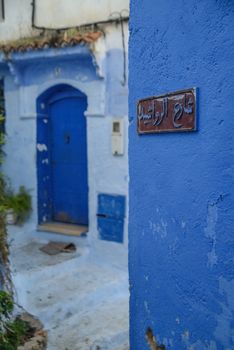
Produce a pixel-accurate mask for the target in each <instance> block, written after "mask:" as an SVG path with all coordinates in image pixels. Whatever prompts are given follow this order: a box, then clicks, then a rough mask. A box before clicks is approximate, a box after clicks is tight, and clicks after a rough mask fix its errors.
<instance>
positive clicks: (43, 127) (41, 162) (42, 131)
mask: <svg viewBox="0 0 234 350" xmlns="http://www.w3.org/2000/svg"><path fill="white" fill-rule="evenodd" d="M61 94H63V95H67V97H68V98H69V97H71V96H72V97H74V96H76V97H79V98H85V99H86V101H87V96H86V95H85V94H84V93H82V92H81V91H80V90H78V89H76V88H74V87H73V86H71V85H68V84H59V85H55V86H53V87H51V88H49V89H47V90H46V91H44V92H43V93H42V94H41V95H39V96H38V98H37V100H36V108H37V146H36V148H37V151H36V154H37V208H38V224H39V225H41V224H43V223H47V222H51V221H52V189H51V181H52V180H51V162H50V142H49V140H50V128H49V118H50V116H49V105H50V103H51V102H55V101H56V100H57V99H59V95H60V96H61ZM84 118H86V117H85V115H84ZM86 132H87V129H86ZM86 139H87V141H88V138H87V135H86ZM87 146H88V145H87ZM86 152H87V182H88V150H87V148H86ZM88 207H89V206H88ZM88 211H89V210H88Z"/></svg>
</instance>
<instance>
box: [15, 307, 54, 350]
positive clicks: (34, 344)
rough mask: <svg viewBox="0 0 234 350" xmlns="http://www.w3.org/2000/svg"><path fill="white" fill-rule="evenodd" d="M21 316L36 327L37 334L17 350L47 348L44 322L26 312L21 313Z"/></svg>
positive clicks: (31, 325) (42, 349)
mask: <svg viewBox="0 0 234 350" xmlns="http://www.w3.org/2000/svg"><path fill="white" fill-rule="evenodd" d="M19 318H20V319H21V320H22V321H25V322H27V323H29V325H30V327H31V328H33V329H35V334H34V337H32V338H31V339H29V340H28V341H27V342H26V343H25V344H24V345H21V346H19V347H18V349H17V350H45V349H46V346H47V332H46V331H45V330H43V325H42V323H41V322H40V321H39V320H38V319H36V318H35V317H34V316H32V315H30V314H28V313H26V312H24V313H23V314H21V315H20V317H19Z"/></svg>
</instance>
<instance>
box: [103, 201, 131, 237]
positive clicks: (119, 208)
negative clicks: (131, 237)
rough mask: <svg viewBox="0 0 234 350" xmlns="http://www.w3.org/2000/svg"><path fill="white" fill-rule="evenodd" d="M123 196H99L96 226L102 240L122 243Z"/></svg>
mask: <svg viewBox="0 0 234 350" xmlns="http://www.w3.org/2000/svg"><path fill="white" fill-rule="evenodd" d="M125 202H126V199H125V196H120V195H110V194H99V195H98V213H97V217H98V219H97V224H98V232H99V237H100V239H102V240H106V241H113V242H118V243H123V232H124V218H125V206H126V204H125Z"/></svg>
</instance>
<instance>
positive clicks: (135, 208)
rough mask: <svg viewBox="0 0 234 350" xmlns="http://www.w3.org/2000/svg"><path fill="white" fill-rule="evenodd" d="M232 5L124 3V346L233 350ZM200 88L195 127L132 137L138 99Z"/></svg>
mask: <svg viewBox="0 0 234 350" xmlns="http://www.w3.org/2000/svg"><path fill="white" fill-rule="evenodd" d="M233 57H234V2H233V1H232V0H225V1H223V0H206V1H201V0H190V1H184V0H177V1H174V0H168V1H164V0H145V1H144V4H143V2H142V1H140V0H132V1H131V25H130V56H129V60H130V83H129V84H130V121H131V123H130V130H129V131H130V135H129V137H130V144H129V146H130V149H129V158H130V219H129V221H130V224H129V239H130V253H129V254H130V256H129V259H130V260H129V267H130V288H131V301H130V307H131V311H130V322H131V330H130V333H131V349H132V350H146V349H149V346H148V345H147V342H146V339H145V332H146V329H147V328H148V327H150V328H151V329H152V330H153V332H154V335H155V337H156V339H157V340H158V343H163V344H164V345H165V346H166V349H173V350H178V349H180V350H183V349H186V350H187V349H190V350H203V349H209V350H221V349H223V350H224V349H225V350H231V349H234V201H233V194H234V178H233V177H234V166H233V164H234V152H233V144H234V143H233V136H234V117H233V101H234V97H233V96H234V59H233ZM193 86H195V87H198V88H199V96H198V98H199V99H198V111H199V124H198V127H199V130H198V131H197V132H194V133H176V134H162V135H148V136H138V135H137V132H136V103H137V100H138V99H140V98H144V97H148V96H151V95H157V94H161V93H166V92H169V91H174V90H177V89H183V88H188V87H193Z"/></svg>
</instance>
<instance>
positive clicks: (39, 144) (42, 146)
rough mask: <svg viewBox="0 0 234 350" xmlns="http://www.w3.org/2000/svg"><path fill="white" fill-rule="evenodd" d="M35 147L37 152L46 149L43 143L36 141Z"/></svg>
mask: <svg viewBox="0 0 234 350" xmlns="http://www.w3.org/2000/svg"><path fill="white" fill-rule="evenodd" d="M37 149H38V151H39V152H46V151H47V150H48V148H47V146H46V145H45V144H43V143H38V144H37Z"/></svg>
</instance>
